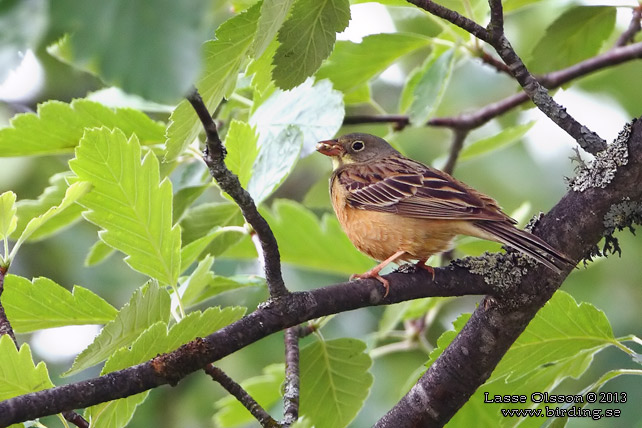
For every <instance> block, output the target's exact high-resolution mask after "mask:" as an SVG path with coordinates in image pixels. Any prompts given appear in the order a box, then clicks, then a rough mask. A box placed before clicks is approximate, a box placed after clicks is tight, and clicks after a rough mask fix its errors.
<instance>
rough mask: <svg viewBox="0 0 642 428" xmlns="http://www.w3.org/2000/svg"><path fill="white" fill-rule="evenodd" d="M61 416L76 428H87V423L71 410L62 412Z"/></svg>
mask: <svg viewBox="0 0 642 428" xmlns="http://www.w3.org/2000/svg"><path fill="white" fill-rule="evenodd" d="M62 416H63V417H64V418H65V420H67V422H71V423H72V424H74V425H76V426H77V427H78V428H89V422H87V420H86V419H85V418H83V417H82V416H80V414H78V413H76V412H74V411H73V410H68V411H66V412H62Z"/></svg>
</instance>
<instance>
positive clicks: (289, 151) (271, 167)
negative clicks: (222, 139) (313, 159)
mask: <svg viewBox="0 0 642 428" xmlns="http://www.w3.org/2000/svg"><path fill="white" fill-rule="evenodd" d="M302 146H303V133H302V132H301V130H300V129H299V128H298V127H297V126H294V125H288V126H287V127H286V128H284V129H283V130H282V131H281V132H280V133H279V134H278V135H277V136H276V137H275V138H271V139H266V140H265V141H263V143H262V144H261V147H260V149H259V153H258V156H257V157H256V161H255V162H254V166H253V167H252V170H253V174H252V177H251V178H250V180H249V182H248V185H247V191H248V192H249V193H250V196H252V199H254V203H255V204H256V205H260V204H261V203H262V202H263V201H264V200H265V199H267V197H268V196H270V195H271V194H272V193H273V192H274V191H275V190H276V189H277V188H278V187H279V186H280V185H281V183H283V181H284V180H285V179H286V177H287V176H288V175H289V174H290V172H291V171H292V170H293V169H294V165H296V162H297V160H298V159H299V154H300V153H301V147H302Z"/></svg>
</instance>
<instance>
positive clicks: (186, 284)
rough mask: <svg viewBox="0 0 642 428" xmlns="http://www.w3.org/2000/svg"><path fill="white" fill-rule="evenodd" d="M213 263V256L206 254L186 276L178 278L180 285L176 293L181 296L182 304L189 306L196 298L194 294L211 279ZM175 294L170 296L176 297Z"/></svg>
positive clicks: (201, 289) (196, 294)
mask: <svg viewBox="0 0 642 428" xmlns="http://www.w3.org/2000/svg"><path fill="white" fill-rule="evenodd" d="M213 264H214V257H212V256H206V257H205V258H204V259H203V260H201V261H200V262H198V265H197V266H196V269H194V271H192V273H191V274H190V275H189V276H188V277H187V278H182V279H181V280H180V284H181V285H180V286H179V287H178V294H179V295H180V296H181V297H180V298H181V301H182V302H183V305H185V306H189V305H191V304H193V303H194V301H195V300H196V299H195V296H198V295H199V294H200V293H201V292H202V291H203V289H204V288H205V286H206V285H207V283H208V282H209V281H210V280H211V279H212V276H214V272H212V271H211V269H212V265H213ZM175 294H176V293H174V294H173V295H172V298H175V297H176V296H175ZM172 300H175V299H172Z"/></svg>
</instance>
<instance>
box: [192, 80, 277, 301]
mask: <svg viewBox="0 0 642 428" xmlns="http://www.w3.org/2000/svg"><path fill="white" fill-rule="evenodd" d="M187 100H188V101H189V102H190V104H192V107H193V108H194V110H195V111H196V114H197V115H198V118H199V119H200V121H201V123H202V124H203V128H204V129H205V135H206V136H207V140H206V149H205V152H204V153H203V160H204V161H205V163H206V164H207V166H208V168H209V170H210V174H212V177H214V179H215V180H216V182H217V184H218V185H219V187H220V188H221V189H222V190H223V191H224V192H225V193H227V194H228V195H230V196H231V197H232V199H234V202H236V204H237V205H238V206H239V208H240V209H241V212H242V213H243V217H245V220H246V221H247V222H248V223H249V224H250V225H251V226H252V228H253V229H254V231H255V232H256V235H257V236H258V238H259V241H260V243H261V247H262V249H263V256H264V259H263V261H264V269H265V280H266V282H267V285H268V289H269V291H270V297H272V298H273V299H274V298H279V297H283V296H286V295H287V294H288V293H289V291H288V289H287V288H286V287H285V283H284V282H283V277H282V275H281V256H280V254H279V246H278V244H277V242H276V238H275V237H274V233H272V229H270V226H269V225H268V223H267V222H266V221H265V219H264V218H263V216H261V214H259V211H258V210H257V208H256V205H255V204H254V201H253V200H252V197H251V196H250V194H249V193H248V192H247V190H245V189H243V187H242V186H241V183H240V181H239V179H238V177H237V176H236V175H235V174H233V173H232V172H231V171H230V170H229V169H227V167H226V166H225V162H224V161H225V155H226V152H225V147H224V146H223V143H222V142H221V139H220V137H219V135H218V130H217V129H216V124H215V123H214V120H213V119H212V116H210V113H209V111H208V110H207V107H206V106H205V103H204V102H203V99H202V98H201V96H200V94H199V93H198V91H197V90H196V89H194V90H193V91H192V93H190V94H189V95H188V96H187Z"/></svg>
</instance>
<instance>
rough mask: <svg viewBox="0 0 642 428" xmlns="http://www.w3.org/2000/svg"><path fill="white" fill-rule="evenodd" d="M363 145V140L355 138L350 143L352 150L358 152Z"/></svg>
mask: <svg viewBox="0 0 642 428" xmlns="http://www.w3.org/2000/svg"><path fill="white" fill-rule="evenodd" d="M364 147H365V145H364V144H363V141H359V140H357V141H355V142H353V143H352V150H354V151H355V152H360V151H361V150H363V148H364Z"/></svg>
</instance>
